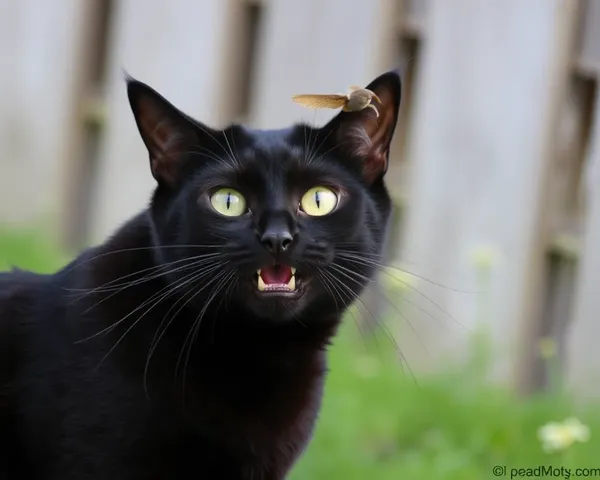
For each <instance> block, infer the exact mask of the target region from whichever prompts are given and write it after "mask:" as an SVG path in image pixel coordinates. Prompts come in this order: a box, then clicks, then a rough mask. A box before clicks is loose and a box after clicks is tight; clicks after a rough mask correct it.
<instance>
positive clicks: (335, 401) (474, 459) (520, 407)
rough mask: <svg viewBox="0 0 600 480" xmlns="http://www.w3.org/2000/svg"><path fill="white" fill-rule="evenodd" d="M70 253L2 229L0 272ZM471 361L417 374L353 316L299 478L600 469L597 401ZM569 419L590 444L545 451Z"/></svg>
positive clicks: (394, 478) (43, 265)
mask: <svg viewBox="0 0 600 480" xmlns="http://www.w3.org/2000/svg"><path fill="white" fill-rule="evenodd" d="M37 238H39V237H37ZM66 260H67V257H66V256H65V255H63V254H60V253H59V252H58V251H57V250H56V249H53V248H52V247H51V246H49V245H48V244H47V243H45V242H44V241H41V240H36V237H35V236H34V235H33V234H32V233H31V232H20V233H8V232H6V231H4V232H2V231H1V230H0V269H5V268H8V267H9V266H12V265H14V266H20V267H22V268H28V269H33V270H35V271H40V272H49V271H52V270H53V269H55V268H57V267H59V266H60V265H62V264H64V262H65V261H66ZM390 320H391V321H394V319H390ZM473 367H479V368H468V369H465V370H463V371H447V372H444V374H438V375H437V376H420V375H417V378H416V379H415V378H413V377H412V376H411V375H410V374H408V373H407V372H403V371H402V370H401V368H400V362H399V360H398V359H397V358H396V356H395V354H394V351H393V348H392V345H391V342H390V341H389V339H387V338H386V337H385V336H384V335H379V334H376V335H375V337H374V338H368V339H364V338H363V337H362V336H361V335H359V334H358V330H357V328H356V326H355V324H354V322H353V321H352V320H350V321H348V322H346V323H345V325H344V327H343V328H342V331H341V333H340V335H339V336H338V337H337V339H336V342H335V344H334V346H333V347H332V349H331V351H330V369H331V372H330V374H329V376H328V379H327V385H326V391H325V398H324V404H323V409H322V412H321V414H320V418H319V421H318V424H317V428H316V431H315V436H314V439H313V441H312V442H311V444H310V446H309V448H308V450H307V451H306V453H305V455H304V456H303V457H302V459H301V460H300V461H299V463H298V464H297V465H296V467H295V469H294V470H293V472H292V474H291V476H290V478H291V480H334V479H336V480H337V479H343V480H365V479H366V480H398V479H410V480H420V479H423V480H437V479H447V480H454V479H456V480H481V479H488V478H489V479H491V478H498V477H495V476H494V474H493V472H492V469H493V467H494V466H496V465H501V466H506V476H502V477H500V478H511V469H513V468H515V469H516V468H535V467H537V466H539V465H549V466H552V467H555V468H559V467H561V466H564V467H566V468H571V469H572V470H571V477H570V478H576V477H575V468H578V467H579V468H600V461H599V460H596V454H597V452H598V451H600V438H597V436H596V433H597V432H599V431H600V409H598V407H591V406H589V407H586V408H583V409H582V408H581V407H580V408H575V406H574V404H573V402H572V401H571V400H570V399H569V398H567V397H565V396H563V395H559V394H552V395H550V394H547V395H540V396H536V397H530V398H528V399H525V400H521V399H517V398H515V397H514V396H513V395H511V393H510V392H509V391H508V390H505V389H502V388H499V387H495V386H492V385H489V384H487V383H486V382H485V381H484V380H483V377H482V375H481V372H482V368H480V367H481V366H480V365H479V366H478V365H474V366H473ZM570 416H577V417H578V418H579V419H580V420H581V421H582V422H583V423H585V424H587V425H588V426H589V427H590V429H591V438H590V441H589V442H588V443H584V444H578V445H575V446H573V447H572V448H571V449H570V450H568V451H567V452H565V453H563V454H547V453H545V452H543V450H542V448H541V445H540V442H539V441H538V439H537V430H538V428H539V427H540V426H541V425H543V424H545V423H547V422H549V421H554V420H562V419H564V418H566V417H570ZM513 473H514V472H513ZM596 477H598V478H600V473H599V474H597V475H596ZM513 478H526V477H525V476H522V477H518V476H513ZM537 478H557V476H553V477H544V476H539V475H538V476H537ZM558 478H569V476H568V475H566V472H565V471H563V475H562V476H560V477H558ZM579 478H583V477H581V476H580V477H579ZM588 478H592V476H591V475H590V476H588Z"/></svg>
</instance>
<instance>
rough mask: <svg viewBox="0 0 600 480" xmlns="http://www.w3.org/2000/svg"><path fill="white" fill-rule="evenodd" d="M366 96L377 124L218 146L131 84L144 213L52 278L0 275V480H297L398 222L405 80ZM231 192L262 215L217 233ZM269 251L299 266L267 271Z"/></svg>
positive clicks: (334, 125) (274, 134) (368, 114)
mask: <svg viewBox="0 0 600 480" xmlns="http://www.w3.org/2000/svg"><path fill="white" fill-rule="evenodd" d="M369 88H371V89H372V90H374V91H375V92H376V93H377V94H378V95H379V97H381V99H382V100H383V102H384V105H383V106H378V108H379V110H380V112H381V116H380V117H379V119H375V117H374V115H373V113H374V112H373V111H372V110H371V109H367V110H366V111H363V112H349V113H340V114H339V115H338V116H337V117H335V118H334V119H333V120H332V121H331V122H330V123H328V124H327V125H325V126H324V127H322V128H311V127H309V126H306V125H296V126H294V127H292V128H289V129H286V130H278V131H253V130H249V129H246V128H243V127H241V126H236V125H234V126H231V127H229V128H227V129H226V130H225V131H215V130H211V129H209V128H208V127H206V126H204V125H202V124H200V123H198V122H196V121H193V120H191V119H190V118H189V117H186V116H185V115H183V114H182V113H181V112H179V111H178V110H176V109H175V107H173V106H172V105H170V104H169V103H168V102H167V101H166V100H165V99H164V98H162V97H161V96H160V95H158V94H157V93H156V92H155V91H153V90H152V89H151V88H150V87H147V86H146V85H144V84H142V83H140V82H138V81H136V80H133V79H128V94H129V99H130V103H131V106H132V109H133V112H134V115H135V119H136V122H137V124H138V127H139V130H140V133H141V135H142V138H143V140H144V142H145V144H146V146H147V147H148V151H149V154H150V160H151V169H152V173H153V175H154V177H155V178H156V180H157V188H156V191H155V193H154V195H153V198H152V201H151V203H150V206H149V208H148V209H147V210H145V211H143V212H142V213H140V214H139V215H137V216H136V217H135V218H133V219H131V220H130V221H129V222H127V223H126V224H125V225H124V226H123V227H122V228H120V229H119V230H118V231H117V232H116V233H115V234H114V235H113V236H112V237H111V238H110V239H108V240H107V241H106V242H105V243H104V244H102V245H100V246H97V247H95V248H91V249H89V250H87V251H85V252H83V253H82V254H81V255H80V256H78V257H77V258H76V259H75V260H74V261H73V262H72V263H71V264H69V265H68V266H66V267H65V268H64V269H62V270H61V271H59V272H57V273H56V274H54V275H49V276H43V275H36V274H33V273H28V272H20V271H13V272H11V273H5V274H1V275H0V438H1V441H2V442H1V444H2V449H1V450H0V476H1V478H8V479H11V480H12V479H44V480H46V479H53V480H68V479H77V480H83V479H102V480H106V479H111V480H121V479H123V480H124V479H128V480H129V479H183V478H198V479H207V480H208V479H210V480H218V479H226V480H280V479H283V478H285V477H286V475H287V473H288V472H289V470H290V468H291V467H292V465H293V464H294V462H295V461H296V460H297V459H298V457H299V456H300V454H301V453H302V451H303V450H304V448H305V447H306V445H307V443H308V441H309V439H310V436H311V433H312V431H313V427H314V424H315V420H316V417H317V414H318V411H319V406H320V402H321V395H322V389H323V383H324V378H325V374H326V370H327V367H326V347H327V345H328V344H329V342H330V340H331V338H332V337H333V335H334V334H335V332H336V328H337V326H338V323H339V322H340V317H341V314H342V312H343V310H344V309H345V308H346V307H347V306H348V305H349V304H350V303H351V302H352V301H353V300H354V299H355V298H356V297H357V296H358V295H359V294H360V292H361V291H362V290H363V288H364V287H365V285H366V284H367V283H368V281H369V279H371V278H372V277H373V275H374V273H375V268H376V262H377V260H378V258H379V255H380V253H381V249H382V242H383V238H384V235H385V228H386V224H387V221H388V217H389V214H390V199H389V197H388V194H387V191H386V189H385V186H384V184H383V175H384V173H385V170H386V168H387V158H388V150H389V143H390V141H391V138H392V135H393V132H394V128H395V124H396V118H397V114H398V107H399V102H400V79H399V75H398V74H397V73H396V72H389V73H387V74H384V75H382V76H380V77H378V78H377V79H376V80H374V81H373V82H372V83H371V85H369ZM130 180H131V181H132V182H135V181H136V179H135V178H132V179H130ZM321 185H325V186H329V187H330V188H331V189H332V190H334V191H335V192H337V193H338V194H339V198H340V200H339V204H338V206H337V208H336V209H335V210H334V211H333V212H332V213H330V214H329V215H325V216H322V217H309V216H308V215H306V214H305V213H303V212H302V211H301V210H300V209H299V208H298V203H299V201H300V198H301V196H302V195H303V193H304V192H306V191H307V190H308V189H310V188H312V187H314V186H321ZM219 187H231V188H234V189H236V190H237V191H239V192H241V193H242V194H243V195H244V196H245V198H246V199H247V203H248V207H249V210H248V211H247V212H246V213H244V214H243V215H241V216H238V217H228V216H223V215H221V214H219V213H217V212H216V211H215V210H214V209H213V208H212V206H211V203H210V201H209V197H210V195H211V194H212V193H213V192H214V191H215V189H216V188H219ZM267 231H275V232H280V233H281V232H282V231H283V232H284V233H286V232H287V233H286V234H288V233H289V235H290V238H291V239H292V244H291V246H290V247H289V248H287V249H286V250H285V251H280V252H278V253H272V252H271V251H270V250H269V249H268V248H265V244H263V243H261V237H264V234H265V232H267ZM353 258H354V259H355V260H353ZM359 258H362V259H363V260H356V259H359ZM273 262H278V263H285V264H286V265H291V266H295V267H297V269H298V272H297V277H298V282H299V283H298V290H299V292H300V293H301V294H299V295H297V296H295V297H284V296H278V297H274V296H270V297H266V296H265V295H259V294H258V293H257V292H256V278H257V277H256V273H255V272H256V269H257V268H261V267H264V266H266V265H270V264H273ZM336 277H339V278H341V279H343V280H344V283H345V284H346V287H342V286H341V285H340V284H337V285H336V284H335V282H334V278H336ZM154 347H155V348H154Z"/></svg>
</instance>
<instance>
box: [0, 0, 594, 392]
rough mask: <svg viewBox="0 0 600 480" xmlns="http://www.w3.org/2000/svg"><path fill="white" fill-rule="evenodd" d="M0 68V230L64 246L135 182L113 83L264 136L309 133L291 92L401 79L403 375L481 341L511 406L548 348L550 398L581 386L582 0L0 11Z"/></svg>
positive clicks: (96, 231)
mask: <svg viewBox="0 0 600 480" xmlns="http://www.w3.org/2000/svg"><path fill="white" fill-rule="evenodd" d="M0 62H2V63H0V66H1V69H0V72H1V73H0V147H1V152H2V156H1V157H0V158H1V160H0V220H2V221H5V222H23V223H31V222H38V221H40V219H43V221H46V222H52V224H53V225H55V226H58V227H59V228H56V229H55V230H56V232H58V233H59V234H61V241H63V242H64V243H65V244H66V245H69V246H80V245H82V244H85V243H89V242H96V241H99V240H101V239H102V238H103V237H105V236H106V235H107V234H108V233H109V232H110V231H112V230H113V229H114V228H115V227H116V226H118V225H119V224H120V223H121V222H123V221H124V220H125V219H126V218H127V217H128V216H130V215H131V214H133V213H134V212H136V211H137V210H139V209H140V208H142V207H143V206H144V205H145V204H146V203H147V201H148V196H149V193H150V191H151V188H152V186H153V182H152V178H151V176H150V174H149V171H148V166H147V162H146V154H145V152H144V148H143V145H142V142H141V141H140V139H139V136H138V134H137V131H136V128H135V125H134V122H133V119H132V117H131V113H130V111H129V107H128V104H127V100H126V93H125V88H124V81H123V73H122V72H123V69H125V70H126V71H127V72H128V73H130V74H131V75H133V76H134V77H137V78H139V79H141V80H143V81H146V82H148V83H149V84H151V85H152V86H153V87H155V88H156V89H157V90H159V91H160V92H161V93H163V94H164V95H165V96H166V97H167V98H169V99H170V100H172V101H173V102H174V103H175V104H176V105H177V106H179V107H180V108H182V109H183V110H184V111H186V112H188V113H190V114H191V115H193V116H195V117H197V118H199V119H201V120H203V121H205V122H207V123H211V124H213V125H215V126H219V125H223V124H225V123H227V122H230V121H232V120H236V121H244V122H247V123H249V124H250V125H252V126H257V127H265V128H266V127H273V126H281V125H285V124H289V123H291V122H293V121H297V120H308V121H314V122H317V123H321V122H325V121H326V120H327V119H328V115H327V114H325V113H321V112H318V113H312V112H308V113H307V111H306V110H302V109H301V108H300V107H298V106H296V105H294V104H292V102H290V101H289V98H290V96H291V95H292V94H294V93H298V92H301V91H332V90H340V89H344V88H345V87H346V86H347V85H348V84H356V83H363V84H365V83H367V82H368V81H370V80H371V79H372V78H373V77H374V76H376V75H377V74H379V73H380V72H382V71H384V70H387V69H389V68H391V67H394V66H397V65H402V66H403V68H404V75H405V88H404V98H403V106H402V118H401V122H400V127H399V130H398V134H397V138H396V144H395V146H394V151H393V155H392V156H393V163H392V166H391V168H390V173H389V185H390V186H391V189H392V191H393V195H394V198H395V201H396V203H397V208H398V212H399V215H398V219H399V221H398V222H397V225H396V227H397V228H396V231H395V235H394V236H393V244H392V257H393V259H394V260H395V261H396V262H397V263H401V264H403V265H404V267H405V269H406V270H408V271H410V272H412V273H414V274H415V275H414V276H412V277H411V278H412V280H411V282H410V289H409V291H408V292H407V294H406V297H405V300H404V301H403V302H402V304H401V305H398V307H399V308H401V310H402V313H403V317H404V319H403V318H402V317H399V319H398V321H397V326H396V329H395V330H396V331H395V336H396V337H397V340H398V342H399V344H400V347H401V348H402V350H403V351H404V354H405V356H406V357H407V358H408V361H409V362H410V364H411V366H412V367H413V369H422V370H427V369H435V368H438V366H439V365H440V364H444V363H445V362H446V359H447V358H451V359H460V358H461V357H462V356H463V354H464V352H466V351H467V345H468V342H469V341H470V338H471V337H472V334H473V333H474V332H478V331H480V330H483V331H485V332H487V333H489V334H490V338H491V339H492V348H493V349H494V358H495V359H496V362H495V364H494V366H495V370H496V372H497V374H498V375H499V377H501V378H509V379H511V380H512V381H514V382H515V384H516V385H517V386H518V387H519V388H520V389H521V390H522V391H525V392H527V391H530V390H532V389H536V388H540V387H543V386H545V385H547V383H548V372H547V371H546V370H547V368H546V363H545V362H543V361H542V358H541V356H540V354H539V348H538V346H539V344H540V340H541V339H554V341H555V342H556V344H557V346H558V360H559V361H560V363H561V365H562V366H563V368H564V371H565V378H566V379H567V381H568V383H569V385H570V386H571V387H572V388H573V389H576V390H578V391H580V392H581V393H582V395H583V394H584V393H585V394H586V395H587V394H598V393H600V392H599V391H598V389H599V387H597V385H600V382H597V381H595V377H596V376H598V375H599V374H600V350H599V349H598V348H595V340H596V338H597V337H599V336H600V321H599V319H598V314H597V312H600V295H598V294H596V290H597V289H598V287H597V285H598V284H600V249H598V248H597V245H600V189H599V187H598V186H599V185H600V172H599V171H598V162H599V157H600V144H599V142H600V126H599V125H600V102H598V101H597V100H596V86H597V82H598V75H599V70H600V2H598V1H595V0H587V1H578V0H528V1H523V0H504V1H502V2H499V1H497V0H453V1H451V2H449V1H447V0H427V1H426V0H411V1H408V0H406V1H399V0H352V1H348V0H262V1H260V0H172V1H170V2H164V1H158V0H112V1H111V0H93V1H92V0H55V1H53V2H47V1H45V0H22V1H19V2H16V1H14V2H10V1H8V0H5V1H4V2H1V3H0ZM433 282H435V284H434V283H433ZM442 284H443V286H440V285H442ZM386 294H387V293H386V291H385V290H380V291H379V292H376V294H375V295H374V298H375V297H377V296H380V295H386ZM388 296H389V295H388ZM381 308H382V309H383V308H386V307H385V305H382V306H381ZM409 322H410V324H409ZM546 344H549V343H548V342H546Z"/></svg>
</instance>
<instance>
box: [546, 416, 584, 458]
mask: <svg viewBox="0 0 600 480" xmlns="http://www.w3.org/2000/svg"><path fill="white" fill-rule="evenodd" d="M538 437H539V439H540V440H541V442H542V447H543V448H544V450H545V451H547V452H553V451H558V450H566V449H567V448H569V447H570V446H571V445H573V444H574V443H576V442H581V443H583V442H587V441H588V439H589V438H590V429H589V428H588V427H587V426H586V425H584V424H583V423H581V422H580V421H579V420H577V419H576V418H567V419H566V420H564V421H563V422H550V423H547V424H546V425H544V426H543V427H541V428H540V429H539V430H538Z"/></svg>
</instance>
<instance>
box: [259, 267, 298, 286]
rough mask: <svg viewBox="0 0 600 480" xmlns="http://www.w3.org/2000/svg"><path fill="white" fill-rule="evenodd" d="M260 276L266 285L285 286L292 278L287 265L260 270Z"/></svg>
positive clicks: (290, 270)
mask: <svg viewBox="0 0 600 480" xmlns="http://www.w3.org/2000/svg"><path fill="white" fill-rule="evenodd" d="M260 276H261V277H262V279H263V282H265V284H266V285H274V284H287V283H288V282H289V281H290V279H291V278H292V269H291V268H290V267H288V266H287V265H274V266H272V267H265V268H262V269H261V270H260Z"/></svg>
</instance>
